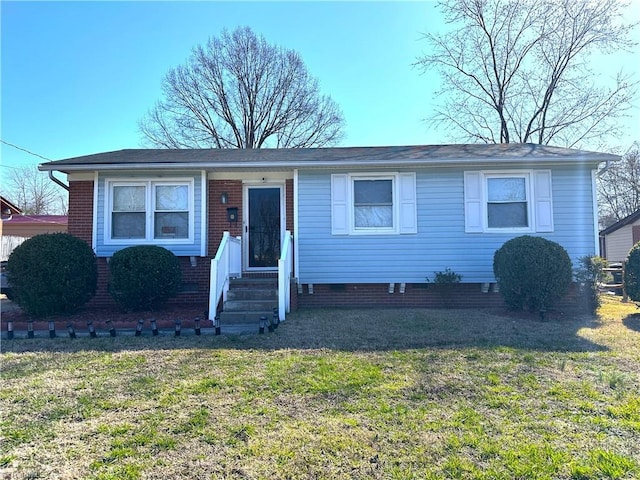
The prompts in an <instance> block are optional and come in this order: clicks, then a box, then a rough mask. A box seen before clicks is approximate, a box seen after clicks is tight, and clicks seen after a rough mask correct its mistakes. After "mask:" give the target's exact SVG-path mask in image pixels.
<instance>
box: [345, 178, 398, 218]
mask: <svg viewBox="0 0 640 480" xmlns="http://www.w3.org/2000/svg"><path fill="white" fill-rule="evenodd" d="M353 217H354V219H353V226H354V228H355V229H356V230H366V229H393V225H394V221H393V219H394V215H393V180H392V179H391V178H382V179H359V178H357V177H356V178H354V179H353Z"/></svg>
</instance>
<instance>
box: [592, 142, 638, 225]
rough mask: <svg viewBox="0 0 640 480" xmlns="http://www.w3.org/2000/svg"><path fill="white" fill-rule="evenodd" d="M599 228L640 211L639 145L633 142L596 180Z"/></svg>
mask: <svg viewBox="0 0 640 480" xmlns="http://www.w3.org/2000/svg"><path fill="white" fill-rule="evenodd" d="M598 196H599V202H600V207H601V220H600V223H601V227H603V228H604V227H607V226H609V225H611V224H612V223H615V222H617V221H619V220H622V219H623V218H625V217H627V216H629V215H631V214H632V213H634V212H636V211H637V210H638V209H640V144H639V143H638V142H635V143H634V144H633V145H632V146H631V148H630V149H629V150H628V151H627V153H625V154H624V155H623V156H622V161H620V162H616V163H613V164H611V165H610V166H609V168H608V169H607V170H606V171H605V172H604V173H603V174H602V175H601V176H600V178H599V179H598Z"/></svg>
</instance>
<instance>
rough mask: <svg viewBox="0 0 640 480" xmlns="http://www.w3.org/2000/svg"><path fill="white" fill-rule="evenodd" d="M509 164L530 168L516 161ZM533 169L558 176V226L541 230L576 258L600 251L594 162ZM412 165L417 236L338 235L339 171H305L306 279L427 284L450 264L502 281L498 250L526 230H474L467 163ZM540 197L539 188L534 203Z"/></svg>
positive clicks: (301, 228) (469, 274) (302, 267)
mask: <svg viewBox="0 0 640 480" xmlns="http://www.w3.org/2000/svg"><path fill="white" fill-rule="evenodd" d="M495 170H497V169H494V171H495ZM505 170H507V169H505ZM508 170H522V169H518V168H517V167H516V166H510V168H508ZM530 170H531V171H534V172H536V171H538V170H540V171H546V172H549V171H550V172H551V175H546V177H547V178H551V177H553V182H552V187H553V190H552V192H551V193H552V197H553V215H552V218H553V223H554V226H553V232H549V233H535V235H538V236H543V237H544V238H547V239H549V240H552V241H554V242H557V243H559V244H560V245H562V246H563V247H564V248H565V249H566V250H567V253H568V254H569V256H570V257H571V259H572V261H573V262H574V263H575V264H576V265H577V261H578V259H579V258H580V257H582V256H585V255H594V253H595V245H594V241H593V238H594V231H595V223H594V208H593V197H592V182H591V179H592V176H591V166H590V165H588V166H583V167H575V166H572V165H560V166H557V167H554V168H553V169H549V168H547V169H545V168H544V167H542V168H540V169H536V168H532V169H530ZM412 171H415V179H416V180H415V181H416V190H415V193H416V205H417V209H416V210H417V212H416V215H417V220H416V222H417V233H416V234H413V235H348V234H343V235H336V234H333V233H332V224H333V222H334V221H335V218H332V192H331V186H332V178H331V177H332V175H331V173H334V172H330V173H329V172H322V171H315V170H311V169H310V170H306V171H301V172H299V174H298V183H299V188H298V189H297V192H298V216H297V219H298V227H297V229H296V232H297V236H296V238H297V242H298V249H297V250H296V252H297V255H298V259H299V260H298V262H297V265H298V274H297V277H298V279H299V281H300V283H303V284H307V283H314V284H322V283H325V284H328V283H345V284H346V283H387V284H388V283H391V282H395V283H400V282H407V283H425V278H426V277H432V276H433V272H437V271H444V270H445V269H446V268H451V270H453V271H455V272H456V273H459V274H461V275H462V281H463V282H465V283H474V282H475V283H482V282H495V278H494V275H493V256H494V254H495V252H496V250H498V249H499V248H500V247H501V246H502V245H503V244H504V243H505V242H506V241H508V240H510V239H512V238H514V237H516V236H519V235H521V234H520V233H513V232H509V231H506V232H497V231H496V232H491V233H478V234H469V233H466V224H467V220H468V219H467V218H465V211H469V210H470V209H471V210H472V208H470V207H469V205H468V200H469V198H465V180H464V179H465V169H464V168H444V167H443V168H440V167H438V168H435V167H434V168H420V169H415V170H414V169H412ZM467 171H468V172H470V173H475V174H478V172H480V171H481V169H478V170H468V167H467ZM335 173H337V174H344V173H345V172H344V171H343V172H335ZM383 173H385V172H382V173H381V174H383ZM403 174H404V172H400V175H403ZM411 176H412V177H413V174H412V175H411ZM478 188H481V182H478ZM534 190H535V187H534ZM534 193H535V192H534ZM480 196H481V194H479V197H480ZM401 198H402V197H401ZM535 198H536V197H535V195H534V202H535ZM465 203H467V205H466V208H465ZM478 208H480V205H478ZM534 210H535V208H534ZM534 215H535V216H536V217H537V216H538V215H537V214H534ZM477 218H478V219H481V218H482V216H481V215H478V216H477ZM408 288H409V287H408ZM396 292H397V288H396ZM354 294H357V292H354ZM396 294H397V293H396Z"/></svg>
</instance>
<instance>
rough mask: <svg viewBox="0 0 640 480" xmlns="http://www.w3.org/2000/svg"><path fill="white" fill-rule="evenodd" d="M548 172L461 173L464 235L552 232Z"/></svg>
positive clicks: (551, 205) (549, 177) (549, 176)
mask: <svg viewBox="0 0 640 480" xmlns="http://www.w3.org/2000/svg"><path fill="white" fill-rule="evenodd" d="M551 192H552V188H551V171H549V170H514V171H468V172H464V197H465V199H464V200H465V231H466V232H468V233H479V232H487V233H490V232H494V233H529V232H552V231H553V203H552V200H551Z"/></svg>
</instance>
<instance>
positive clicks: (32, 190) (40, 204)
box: [3, 167, 67, 215]
mask: <svg viewBox="0 0 640 480" xmlns="http://www.w3.org/2000/svg"><path fill="white" fill-rule="evenodd" d="M3 183H5V184H4V185H3V195H4V196H5V197H6V198H7V199H9V200H11V203H13V204H14V205H16V206H17V207H19V208H20V209H21V210H22V212H23V213H25V214H29V215H51V214H62V215H66V214H67V192H66V191H64V190H62V189H61V188H59V187H58V186H56V185H55V184H54V183H52V182H51V180H49V179H48V178H47V176H46V175H44V174H43V173H40V172H38V170H37V168H35V167H34V168H29V167H24V168H19V169H14V170H12V171H11V173H10V174H9V175H8V178H7V179H6V182H3Z"/></svg>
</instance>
